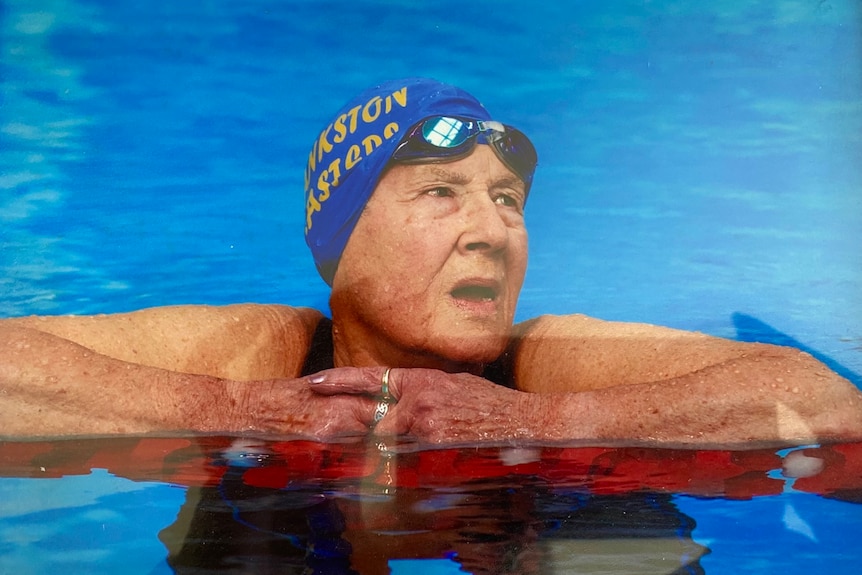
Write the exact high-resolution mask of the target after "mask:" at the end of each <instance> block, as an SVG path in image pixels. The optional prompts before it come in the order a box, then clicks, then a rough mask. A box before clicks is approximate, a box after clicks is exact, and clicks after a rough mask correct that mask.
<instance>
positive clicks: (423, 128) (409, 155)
mask: <svg viewBox="0 0 862 575" xmlns="http://www.w3.org/2000/svg"><path fill="white" fill-rule="evenodd" d="M480 138H481V139H483V140H484V143H487V144H489V145H490V146H491V147H492V148H493V149H494V151H495V153H496V154H497V156H498V157H499V158H500V160H502V161H503V163H504V164H506V166H508V167H509V169H511V170H512V171H513V172H515V174H517V175H518V177H520V178H521V179H522V180H523V181H524V184H526V186H527V189H529V187H530V184H531V183H532V181H533V172H534V171H535V170H536V163H537V161H538V157H537V155H536V149H535V148H534V147H533V144H532V143H531V142H530V140H529V138H527V136H526V135H524V133H523V132H521V131H519V130H517V129H515V128H513V127H511V126H506V125H503V124H501V123H499V122H492V121H487V122H486V121H481V120H471V119H467V118H455V117H450V116H435V117H433V118H428V119H426V120H423V121H422V122H421V123H420V124H418V125H417V126H416V127H415V128H413V129H412V130H411V131H410V132H409V133H408V135H407V136H406V137H405V138H404V140H402V142H401V144H400V145H399V146H398V148H397V149H396V150H395V153H394V154H393V155H392V159H393V160H395V161H400V162H417V161H422V160H423V159H427V160H433V159H434V158H447V159H449V158H451V159H456V158H458V157H460V156H465V155H467V154H468V153H469V152H470V151H471V150H472V149H473V147H474V146H475V145H476V143H477V141H479V139H480Z"/></svg>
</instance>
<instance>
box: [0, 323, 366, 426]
mask: <svg viewBox="0 0 862 575" xmlns="http://www.w3.org/2000/svg"><path fill="white" fill-rule="evenodd" d="M333 400H335V401H333ZM373 404H374V402H373V401H372V400H371V399H367V398H353V397H348V396H345V397H341V398H327V397H321V396H318V395H316V394H314V393H313V392H312V391H311V390H310V389H309V388H308V385H307V381H306V379H305V378H302V379H266V380H261V381H235V380H231V379H224V378H219V377H214V376H211V375H196V374H189V373H181V372H177V371H170V370H166V369H161V368H157V367H151V366H147V365H141V364H137V363H129V362H126V361H123V360H119V359H115V358H112V357H108V356H106V355H103V354H100V353H97V352H95V351H93V350H92V349H89V348H86V347H83V346H81V345H78V344H77V343H74V342H72V341H69V340H67V339H63V338H61V337H58V336H55V335H53V334H50V333H46V332H43V331H38V330H34V329H31V328H27V327H20V326H17V325H12V324H6V325H4V326H3V327H2V329H0V437H7V438H8V437H55V436H68V435H108V434H139V433H151V432H158V433H165V432H188V431H191V432H256V433H257V432H259V433H273V434H279V435H296V436H302V437H308V438H314V439H328V438H332V437H341V436H345V435H364V434H365V433H367V431H368V424H367V422H366V421H365V413H366V412H370V411H371V409H372V408H373Z"/></svg>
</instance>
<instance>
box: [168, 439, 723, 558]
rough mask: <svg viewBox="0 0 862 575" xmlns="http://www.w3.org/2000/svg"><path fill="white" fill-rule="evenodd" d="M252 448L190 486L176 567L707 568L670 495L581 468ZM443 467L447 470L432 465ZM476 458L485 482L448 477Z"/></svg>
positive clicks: (173, 543)
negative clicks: (595, 476)
mask: <svg viewBox="0 0 862 575" xmlns="http://www.w3.org/2000/svg"><path fill="white" fill-rule="evenodd" d="M247 449H248V450H249V453H251V454H253V457H242V458H237V455H239V452H238V450H237V449H236V448H235V447H234V448H232V449H229V450H227V451H231V452H232V454H233V456H234V457H233V461H224V465H225V466H226V470H225V472H224V474H223V475H222V476H221V479H220V480H219V482H218V483H217V484H216V485H207V486H200V487H194V488H191V489H189V491H188V494H187V500H186V503H185V505H184V506H183V508H182V509H181V511H180V513H179V515H178V517H177V520H176V522H175V523H174V524H173V525H171V526H170V527H168V528H166V529H165V530H164V531H162V533H161V534H160V538H161V539H162V541H163V543H164V544H165V545H166V547H167V548H168V550H169V559H168V562H169V564H170V565H171V566H172V567H173V568H174V569H175V570H176V571H177V572H178V573H205V572H220V573H223V572H237V573H246V572H248V573H251V572H254V573H268V572H278V573H345V574H347V573H360V574H363V575H365V574H385V573H389V572H390V566H391V565H393V562H395V563H397V562H398V561H400V560H405V559H409V560H422V559H426V560H436V561H437V562H438V563H436V564H438V565H439V560H441V559H446V558H449V559H451V561H454V562H456V563H457V565H455V564H453V565H454V566H456V567H457V566H458V565H460V567H461V568H462V569H463V570H464V571H466V572H469V573H474V574H477V575H478V574H486V573H487V574H502V573H513V574H514V573H518V574H523V573H537V574H538V573H543V574H544V573H571V572H588V573H596V572H601V573H665V574H667V573H702V572H703V570H702V568H701V567H700V564H699V561H698V560H699V557H700V556H701V555H702V554H703V553H704V552H705V551H706V549H705V548H704V547H702V546H700V545H698V544H696V543H695V542H693V541H692V540H691V531H692V529H693V527H694V521H693V520H692V519H691V518H689V517H687V516H685V515H683V514H682V513H680V512H679V510H678V509H677V508H676V507H675V506H674V504H673V503H672V502H671V495H670V494H667V493H658V492H652V491H647V490H637V491H635V492H623V493H611V494H596V493H592V492H591V491H590V489H589V488H588V486H587V483H585V477H578V478H577V480H576V481H574V482H572V481H566V482H564V483H562V484H558V485H554V484H550V483H548V482H547V481H545V480H542V479H540V478H539V477H537V476H536V475H524V474H521V473H517V471H518V470H517V469H516V468H511V469H509V470H507V469H506V467H505V466H504V465H502V464H501V463H500V462H501V460H502V458H497V461H494V459H492V458H490V457H489V456H488V454H487V453H486V454H485V456H482V457H472V458H471V457H470V456H469V455H468V457H466V458H465V457H463V455H461V456H460V457H461V461H460V462H458V461H456V460H457V459H458V457H459V455H458V453H457V452H451V451H443V452H424V453H420V454H404V455H401V456H394V455H380V454H378V453H376V452H374V451H373V450H372V451H369V452H368V453H369V454H368V456H367V459H366V461H364V462H362V461H360V460H358V459H356V455H357V452H356V451H354V452H349V451H347V452H345V451H342V452H341V453H337V452H336V453H332V452H326V453H325V457H324V459H328V461H325V462H323V465H322V466H321V467H320V468H319V471H321V472H323V474H331V473H332V471H333V470H340V471H342V472H345V474H346V477H341V478H334V477H330V478H329V479H323V478H321V477H319V476H318V475H319V474H316V473H315V474H312V476H311V477H308V478H305V479H303V478H301V477H299V475H298V473H300V470H299V469H290V468H289V467H285V465H287V466H289V465H290V461H289V459H290V458H291V457H293V458H296V459H300V460H301V459H305V463H308V461H310V460H312V459H314V456H313V455H312V454H309V453H308V452H298V453H291V454H288V455H289V457H288V461H285V460H284V455H285V454H284V453H282V457H279V458H270V457H267V454H265V453H262V452H261V450H260V448H259V447H255V446H247ZM249 460H252V461H254V462H256V463H257V465H255V466H253V467H249ZM527 465H531V463H527ZM369 466H370V467H371V468H373V469H370V467H369ZM330 467H331V468H330ZM434 467H436V468H437V470H438V472H442V475H436V476H435V475H431V474H429V475H425V474H424V473H423V471H430V470H431V469H432V468H434ZM510 467H511V466H510ZM534 467H535V465H534ZM328 468H330V469H329V470H328V471H327V469H328ZM350 468H352V470H353V471H354V474H353V475H352V476H351V472H350ZM423 468H424V469H423ZM471 468H472V471H473V472H474V473H475V475H476V476H478V478H476V479H472V480H470V479H467V478H463V480H462V481H459V482H458V483H454V482H453V483H448V484H447V478H446V477H445V476H446V475H451V472H452V471H453V470H455V469H457V470H458V474H459V475H462V476H463V475H470V471H471ZM307 469H308V467H307V465H306V470H307ZM363 469H364V471H363ZM536 469H538V468H536ZM368 471H371V473H370V474H369V475H363V474H362V473H364V472H368ZM355 472H360V473H355ZM447 472H448V473H447ZM569 479H572V477H569ZM429 566H430V564H429Z"/></svg>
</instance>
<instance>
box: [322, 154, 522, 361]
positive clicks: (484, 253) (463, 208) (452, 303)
mask: <svg viewBox="0 0 862 575" xmlns="http://www.w3.org/2000/svg"><path fill="white" fill-rule="evenodd" d="M525 195H526V194H525V190H524V183H523V182H522V181H521V180H520V179H519V178H518V177H517V176H515V174H513V173H512V172H511V171H509V169H508V168H507V167H506V166H505V165H504V164H503V163H502V162H501V161H500V160H499V159H498V158H497V156H496V155H495V154H494V152H493V151H492V150H491V148H490V147H489V146H487V145H478V146H476V148H475V149H474V150H473V152H472V153H471V154H470V155H469V156H467V157H465V158H463V159H460V160H456V161H452V162H446V163H424V164H411V165H395V166H393V167H392V168H391V169H390V170H389V171H388V172H386V174H385V175H384V176H383V178H381V180H380V182H379V184H378V186H377V188H376V189H375V191H374V194H373V195H372V196H371V199H370V200H369V201H368V204H367V205H366V207H365V211H364V212H363V214H362V216H361V217H360V219H359V222H358V223H357V225H356V228H355V229H354V231H353V234H352V235H351V237H350V241H349V242H348V244H347V247H346V248H345V250H344V254H343V256H342V259H341V262H340V264H339V267H338V271H337V273H336V275H335V278H334V281H333V291H332V301H331V305H332V311H333V319H334V321H335V325H336V329H337V330H339V333H343V334H349V335H348V337H351V338H354V339H356V338H366V339H368V340H369V341H368V342H366V345H373V346H374V348H375V349H376V352H375V351H372V352H371V355H376V356H377V357H376V359H377V360H378V362H379V363H389V364H394V360H395V359H396V358H397V359H399V360H400V361H401V362H402V364H403V363H404V362H407V363H408V364H409V363H410V362H409V361H408V359H409V358H410V357H411V356H412V357H413V358H426V359H428V360H429V361H426V362H423V361H421V360H420V361H419V362H418V363H413V365H418V364H423V363H425V364H426V365H428V366H429V367H435V366H436V365H434V361H432V359H433V358H438V359H439V358H442V359H443V360H445V361H448V362H455V363H472V364H475V363H487V362H489V361H492V360H493V359H495V358H496V357H497V356H498V355H499V354H500V353H501V351H502V350H503V348H504V346H505V344H506V341H507V339H508V336H509V331H510V328H511V326H512V321H513V318H514V313H515V305H516V303H517V299H518V294H519V292H520V290H521V284H522V282H523V279H524V273H525V271H526V266H527V230H526V228H525V227H524V201H525V199H526V198H525ZM356 344H357V342H356V341H351V342H350V345H351V346H353V345H356ZM399 354H400V355H399Z"/></svg>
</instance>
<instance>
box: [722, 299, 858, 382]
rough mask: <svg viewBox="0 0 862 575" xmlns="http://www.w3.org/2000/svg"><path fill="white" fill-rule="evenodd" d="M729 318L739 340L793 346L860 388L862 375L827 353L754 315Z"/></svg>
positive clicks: (736, 315) (738, 314)
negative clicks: (809, 345) (813, 347)
mask: <svg viewBox="0 0 862 575" xmlns="http://www.w3.org/2000/svg"><path fill="white" fill-rule="evenodd" d="M731 319H732V320H733V325H734V327H735V328H736V339H738V340H739V341H747V342H757V343H772V344H775V345H785V346H788V347H795V348H796V349H799V350H802V351H804V352H806V353H809V354H811V355H812V356H813V357H814V358H815V359H817V360H819V361H821V362H823V363H824V364H825V365H826V366H828V367H829V369H831V370H832V371H834V372H835V373H837V374H838V375H840V376H841V377H844V378H846V379H848V380H850V381H851V382H852V383H853V384H854V385H855V386H856V387H860V388H862V375H860V374H858V373H856V372H855V371H853V370H852V369H850V368H848V367H846V366H844V365H842V364H841V363H839V362H838V361H836V360H835V359H833V358H831V357H829V356H828V355H824V354H823V353H820V352H819V351H817V350H815V349H812V348H810V347H808V346H807V345H805V344H804V343H802V342H800V341H798V340H796V339H793V338H792V337H790V336H789V335H787V334H786V333H782V332H780V331H778V330H777V329H775V328H774V327H772V326H771V325H769V324H766V323H764V322H762V321H760V320H759V319H757V318H756V317H752V316H750V315H746V314H744V313H739V312H736V313H734V314H733V315H732V316H731Z"/></svg>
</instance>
